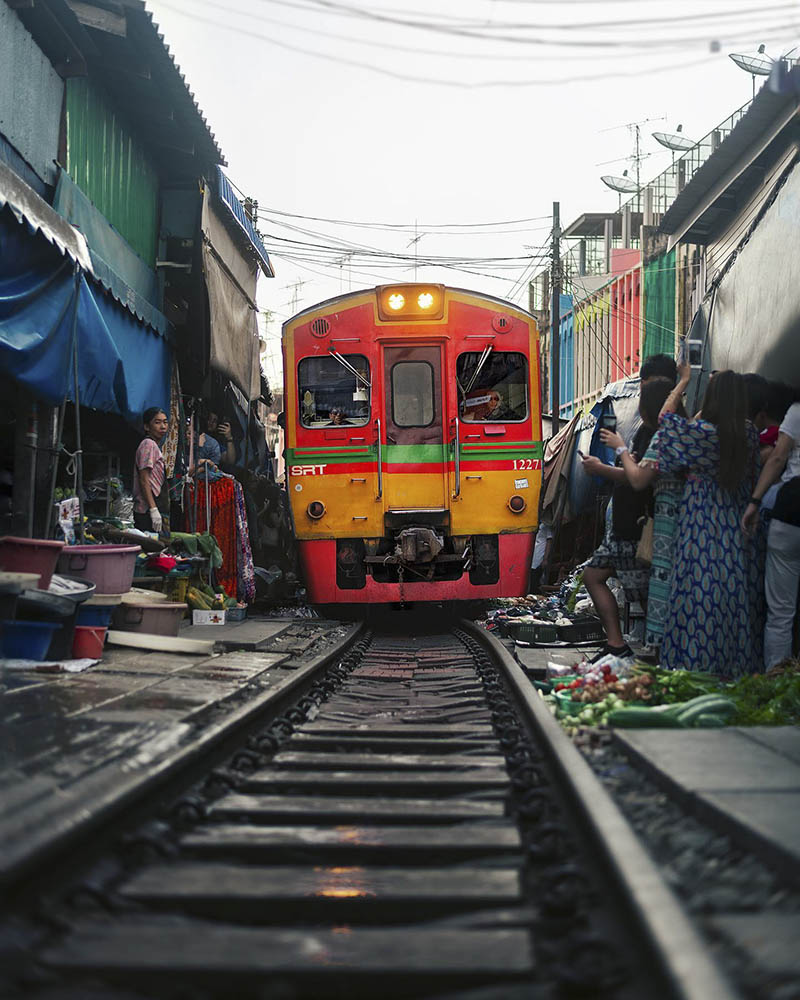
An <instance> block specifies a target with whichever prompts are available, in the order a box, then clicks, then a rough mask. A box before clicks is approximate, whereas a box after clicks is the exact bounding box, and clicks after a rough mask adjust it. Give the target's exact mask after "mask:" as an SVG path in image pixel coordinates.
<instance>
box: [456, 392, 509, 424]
mask: <svg viewBox="0 0 800 1000" xmlns="http://www.w3.org/2000/svg"><path fill="white" fill-rule="evenodd" d="M513 419H514V417H513V414H512V413H511V411H510V410H509V408H508V407H507V406H506V404H505V403H504V402H503V399H502V397H501V395H500V393H499V392H498V391H497V390H496V389H489V390H488V391H487V392H485V393H483V394H482V395H480V396H473V397H472V398H471V399H467V400H465V401H464V420H513Z"/></svg>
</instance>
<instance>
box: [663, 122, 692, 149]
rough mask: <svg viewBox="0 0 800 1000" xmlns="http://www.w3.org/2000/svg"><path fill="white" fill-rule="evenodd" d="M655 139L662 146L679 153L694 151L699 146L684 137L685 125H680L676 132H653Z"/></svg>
mask: <svg viewBox="0 0 800 1000" xmlns="http://www.w3.org/2000/svg"><path fill="white" fill-rule="evenodd" d="M653 138H654V139H655V140H656V142H660V143H661V145H662V146H666V147H667V149H671V150H672V151H673V152H679V153H683V152H685V151H686V150H687V149H694V147H695V146H696V145H697V143H696V142H694V141H693V140H692V139H689V138H687V137H686V136H685V135H683V125H679V126H678V128H677V129H676V131H675V132H653Z"/></svg>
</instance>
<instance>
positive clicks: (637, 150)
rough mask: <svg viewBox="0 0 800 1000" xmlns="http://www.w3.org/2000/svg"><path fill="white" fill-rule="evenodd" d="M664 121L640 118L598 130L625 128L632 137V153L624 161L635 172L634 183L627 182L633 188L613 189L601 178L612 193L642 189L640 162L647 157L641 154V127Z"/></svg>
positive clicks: (656, 118) (637, 191)
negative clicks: (649, 123)
mask: <svg viewBox="0 0 800 1000" xmlns="http://www.w3.org/2000/svg"><path fill="white" fill-rule="evenodd" d="M666 119H667V116H666V115H658V116H657V117H654V118H642V119H641V120H640V121H638V122H625V123H624V124H622V125H612V126H611V127H610V128H604V129H601V130H600V131H601V132H613V131H614V129H618V128H626V129H628V131H629V132H630V134H631V136H632V137H633V152H632V153H631V155H630V156H628V157H626V159H628V160H629V161H630V162H631V163H632V164H633V166H634V169H635V171H636V181H635V182H634V181H633V180H632V179H631V180H630V181H628V182H627V183H628V184H629V185H632V184H634V183H635V187H624V188H620V187H614V185H613V184H608V181H607V180H606V178H605V177H602V178H601V180H602V181H603V183H604V184H608V186H609V187H610V188H613V190H614V191H619V192H620V193H621V194H638V193H639V191H641V188H642V185H641V166H642V160H643V159H644V158H645V157H646V156H647V155H648V154H647V153H643V152H642V128H641V127H642V125H646V124H647V123H648V122H663V121H666ZM622 176H623V177H625V178H627V176H628V171H627V170H626V171H625V172H624V173H623V175H622ZM614 179H615V180H619V178H614ZM621 207H622V199H621V198H620V208H621Z"/></svg>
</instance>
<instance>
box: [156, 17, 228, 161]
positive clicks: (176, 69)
mask: <svg viewBox="0 0 800 1000" xmlns="http://www.w3.org/2000/svg"><path fill="white" fill-rule="evenodd" d="M142 8H143V9H142V15H143V17H144V18H145V19H146V20H147V22H148V23H149V27H150V29H151V30H152V33H153V36H154V38H153V41H154V42H156V41H157V44H158V46H159V48H160V49H161V50H162V51H163V53H164V55H165V56H166V58H167V59H168V60H169V64H170V67H171V70H172V72H173V74H174V77H175V79H174V84H175V88H176V91H177V90H178V88H180V89H181V90H182V91H183V93H184V95H185V97H186V98H188V100H189V102H191V106H192V109H193V111H194V114H195V115H196V117H197V119H199V121H200V122H201V123H202V127H203V131H204V132H205V137H206V139H207V142H208V145H209V146H210V147H213V151H214V155H213V157H212V160H213V162H215V163H221V164H222V165H223V166H227V165H228V164H227V160H226V159H225V157H224V155H223V153H222V150H221V149H220V146H219V144H218V143H217V139H216V136H215V135H214V133H213V132H212V131H211V128H210V126H209V124H208V121H207V120H206V116H205V115H204V114H203V112H202V111H201V109H200V105H199V104H198V103H197V99H196V98H195V96H194V91H193V90H192V89H191V88H190V87H189V84H188V83H187V82H186V77H185V76H184V74H183V73H182V72H181V68H180V66H179V65H178V64H177V63H176V62H175V58H174V56H173V55H172V52H171V50H170V47H169V45H167V43H166V41H165V40H164V36H163V35H162V34H161V32H160V31H159V30H158V25H157V24H156V22H155V21H154V20H153V14H152V12H151V11H149V10H147V7H146V6H145V4H144V3H143V4H142ZM209 152H210V150H209Z"/></svg>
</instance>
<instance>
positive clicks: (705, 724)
mask: <svg viewBox="0 0 800 1000" xmlns="http://www.w3.org/2000/svg"><path fill="white" fill-rule="evenodd" d="M725 725H727V723H726V721H725V719H724V718H723V717H722V716H721V715H711V714H710V713H708V712H701V714H700V715H698V716H697V718H696V719H695V720H694V728H695V729H721V728H722V727H723V726H725Z"/></svg>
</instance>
